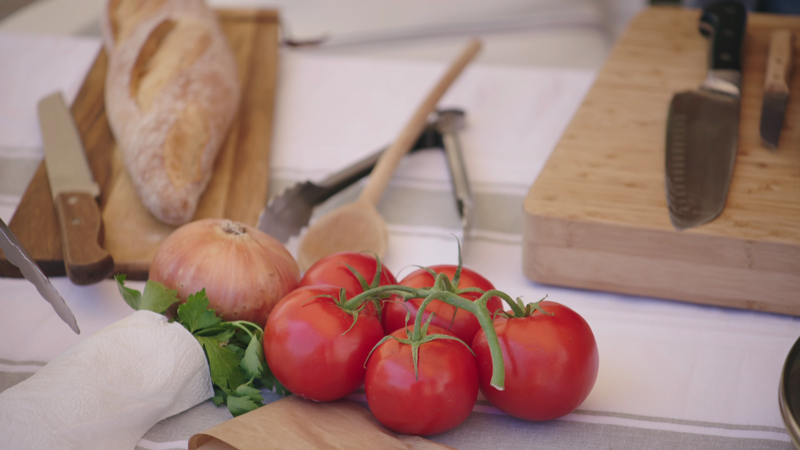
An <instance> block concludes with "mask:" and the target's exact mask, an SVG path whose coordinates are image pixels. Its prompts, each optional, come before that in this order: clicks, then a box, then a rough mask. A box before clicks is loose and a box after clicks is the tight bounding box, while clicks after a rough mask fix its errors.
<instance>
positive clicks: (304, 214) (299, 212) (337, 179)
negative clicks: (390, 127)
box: [258, 124, 442, 243]
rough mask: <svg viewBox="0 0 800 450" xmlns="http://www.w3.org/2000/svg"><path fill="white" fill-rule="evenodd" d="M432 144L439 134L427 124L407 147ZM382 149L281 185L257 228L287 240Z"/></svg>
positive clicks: (369, 167) (370, 165)
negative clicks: (319, 175)
mask: <svg viewBox="0 0 800 450" xmlns="http://www.w3.org/2000/svg"><path fill="white" fill-rule="evenodd" d="M435 147H442V136H441V134H440V133H439V132H438V131H437V130H436V128H435V126H434V125H433V124H429V125H428V126H427V127H426V128H425V130H423V132H422V134H421V135H420V137H419V139H417V142H416V143H415V144H414V147H412V148H411V150H410V151H412V152H413V151H416V150H420V149H424V148H435ZM383 150H385V149H381V150H378V151H377V152H375V153H373V154H371V155H369V156H367V157H365V158H363V159H361V160H359V161H357V162H356V163H354V164H352V165H350V166H348V167H346V168H344V169H342V170H340V171H339V172H336V173H334V174H332V175H330V176H328V177H327V178H325V179H324V180H322V181H320V182H318V183H313V182H311V181H306V182H303V183H298V184H294V185H292V186H289V187H287V188H286V189H283V190H282V191H281V192H280V193H279V194H278V195H276V196H274V197H273V198H271V199H270V200H269V202H268V203H267V206H266V207H265V208H264V210H263V211H261V216H260V217H259V218H258V229H259V230H261V231H263V232H265V233H267V234H269V235H270V236H272V237H274V238H275V239H278V240H279V241H281V242H284V243H285V242H287V241H288V240H289V238H290V237H292V236H296V235H297V234H299V233H300V230H302V229H303V227H305V226H307V225H308V221H309V220H310V219H311V213H312V212H313V211H314V207H315V206H317V205H319V204H321V203H323V202H324V201H326V200H328V199H329V198H331V197H333V196H334V195H336V194H337V193H339V192H341V191H342V190H344V189H345V188H347V187H348V186H350V185H352V184H353V183H355V182H356V181H358V180H360V179H361V178H364V177H365V176H367V175H369V173H370V172H371V171H372V168H373V167H375V163H376V162H377V161H378V158H380V156H381V153H383Z"/></svg>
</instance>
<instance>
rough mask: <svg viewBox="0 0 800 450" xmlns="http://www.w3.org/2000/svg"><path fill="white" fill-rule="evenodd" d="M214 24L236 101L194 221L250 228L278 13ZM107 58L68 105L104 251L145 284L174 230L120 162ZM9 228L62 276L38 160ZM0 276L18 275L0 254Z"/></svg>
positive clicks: (262, 179)
mask: <svg viewBox="0 0 800 450" xmlns="http://www.w3.org/2000/svg"><path fill="white" fill-rule="evenodd" d="M218 14H219V18H220V23H221V25H222V28H223V30H224V31H225V34H226V35H227V37H228V40H229V42H230V45H231V48H232V49H233V52H234V54H235V56H236V60H237V62H238V66H239V80H240V83H241V86H242V98H241V102H240V106H239V111H238V112H237V115H236V117H235V118H234V122H233V124H232V126H231V129H230V131H229V133H228V136H227V139H226V141H225V143H224V146H223V148H222V150H221V151H220V154H219V156H218V157H217V160H216V161H215V166H214V175H213V177H212V179H211V182H210V183H209V186H208V188H207V189H206V191H205V193H204V194H203V196H202V197H201V199H200V203H199V205H198V208H197V211H196V213H195V216H194V219H202V218H208V217H224V218H229V219H233V220H238V221H241V222H244V223H247V224H250V225H255V224H256V222H257V221H258V215H259V212H260V211H261V208H262V207H263V205H264V201H265V199H266V198H267V186H268V181H269V180H268V176H269V149H270V142H271V140H272V123H273V120H272V119H273V107H274V100H275V85H276V78H277V64H278V39H279V38H278V13H277V12H276V11H272V10H220V11H218ZM106 65H107V57H106V54H105V53H104V51H103V50H101V51H100V53H99V55H98V57H97V59H96V60H95V62H94V65H93V66H92V68H91V69H90V71H89V74H88V75H87V77H86V80H85V81H84V84H83V86H82V87H81V90H80V92H79V93H78V96H77V98H76V99H75V102H74V104H73V106H72V114H73V116H74V118H75V122H76V124H77V126H78V130H79V131H80V133H81V137H82V139H83V143H84V147H85V150H86V155H87V157H88V159H89V164H90V166H91V168H92V173H93V175H94V177H95V180H96V181H97V183H98V184H99V185H100V187H101V191H102V192H101V196H100V199H99V201H100V208H101V209H102V211H103V223H104V227H105V239H104V243H103V245H104V247H105V248H106V250H107V251H108V252H109V253H110V254H111V256H112V257H113V258H114V263H115V270H114V272H115V273H124V274H127V275H128V279H134V280H145V279H147V272H148V270H149V267H150V261H151V260H152V258H153V255H154V254H155V252H156V250H157V249H158V246H159V245H160V243H161V241H163V240H164V238H165V237H166V236H167V235H169V233H171V232H172V231H173V230H174V229H175V228H176V227H174V226H171V225H166V224H163V223H161V222H158V221H157V220H156V219H155V218H154V217H153V216H152V215H151V214H150V213H149V212H148V211H147V210H146V209H145V208H144V206H143V205H142V204H141V202H140V201H139V199H138V197H137V196H136V193H135V191H134V189H133V185H132V182H131V180H130V178H129V176H128V174H127V172H126V171H125V168H124V166H123V163H122V155H121V152H120V150H119V148H118V147H117V145H116V143H115V142H114V137H113V135H112V134H111V130H110V128H109V126H108V122H107V120H106V115H105V104H104V92H103V90H104V83H105V74H106ZM9 227H10V228H11V230H12V231H13V232H14V234H15V235H16V236H17V237H18V238H19V240H20V242H21V243H22V245H23V246H25V248H26V249H27V250H28V252H29V253H30V254H31V256H32V257H33V258H34V260H36V262H37V263H38V264H39V266H40V267H41V268H42V270H43V271H44V273H45V274H46V275H48V276H64V275H65V274H66V273H65V270H64V260H63V257H62V254H61V242H60V240H59V237H58V223H57V221H56V215H55V210H54V208H53V201H52V196H51V194H50V185H49V183H48V181H47V173H46V171H45V166H44V162H42V164H40V165H39V168H38V170H37V171H36V173H35V175H34V177H33V179H32V181H31V183H30V185H29V186H28V189H27V190H26V192H25V194H24V195H23V197H22V200H21V201H20V204H19V206H18V208H17V211H16V213H15V214H14V217H13V218H12V219H11V223H10V224H9ZM0 276H5V277H9V276H10V277H20V276H21V273H20V272H19V270H18V269H17V268H16V267H14V266H13V265H11V264H10V263H9V262H8V261H7V260H6V259H5V255H3V253H2V251H0Z"/></svg>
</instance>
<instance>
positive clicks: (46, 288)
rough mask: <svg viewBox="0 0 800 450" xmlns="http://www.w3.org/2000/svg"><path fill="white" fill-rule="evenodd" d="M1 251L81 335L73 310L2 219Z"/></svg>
mask: <svg viewBox="0 0 800 450" xmlns="http://www.w3.org/2000/svg"><path fill="white" fill-rule="evenodd" d="M0 249H2V250H3V253H5V255H6V258H7V259H8V261H9V262H10V263H11V264H13V265H15V266H17V267H18V268H19V270H20V272H22V276H24V277H25V278H26V279H27V280H28V281H30V282H31V283H33V285H34V286H36V290H37V291H39V294H41V295H42V297H44V299H45V300H47V301H48V302H49V303H50V304H51V305H53V309H55V310H56V314H58V317H61V320H63V321H64V322H66V324H67V325H69V327H70V328H72V331H74V332H75V333H76V334H81V330H80V328H78V322H77V321H76V320H75V315H74V314H72V310H70V309H69V306H68V305H67V302H65V301H64V298H63V297H61V294H59V293H58V291H57V290H56V288H55V287H53V284H52V283H50V279H49V278H47V276H46V275H45V274H44V272H42V269H40V268H39V266H38V265H37V264H36V262H34V261H33V258H31V255H30V254H29V253H28V251H27V250H25V247H23V246H22V244H21V243H20V242H19V240H18V239H17V237H16V236H14V233H12V232H11V230H10V229H8V226H6V223H5V222H3V219H0Z"/></svg>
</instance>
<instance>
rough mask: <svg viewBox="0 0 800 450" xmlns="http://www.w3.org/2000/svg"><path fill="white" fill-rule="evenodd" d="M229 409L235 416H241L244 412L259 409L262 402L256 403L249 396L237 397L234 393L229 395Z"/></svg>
mask: <svg viewBox="0 0 800 450" xmlns="http://www.w3.org/2000/svg"><path fill="white" fill-rule="evenodd" d="M227 403H228V411H230V412H231V414H233V417H236V416H240V415H242V414H244V413H247V412H250V411H253V410H255V409H258V408H259V407H260V406H261V404H260V403H256V402H254V401H253V400H251V399H250V398H249V397H236V396H233V395H229V396H228V402H227Z"/></svg>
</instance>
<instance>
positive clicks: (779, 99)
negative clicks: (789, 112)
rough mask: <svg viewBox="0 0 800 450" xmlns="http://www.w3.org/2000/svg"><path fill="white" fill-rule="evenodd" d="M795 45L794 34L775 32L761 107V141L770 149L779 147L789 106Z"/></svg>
mask: <svg viewBox="0 0 800 450" xmlns="http://www.w3.org/2000/svg"><path fill="white" fill-rule="evenodd" d="M793 43H794V35H793V34H792V32H791V31H789V30H777V31H775V32H774V33H772V37H771V38H770V41H769V56H768V57H767V73H766V77H765V79H764V103H763V106H762V107H761V139H762V140H763V141H764V144H766V145H767V147H769V148H777V147H778V137H780V135H781V128H782V127H783V116H784V114H785V113H786V104H787V103H789V79H790V78H791V76H792V44H793Z"/></svg>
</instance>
